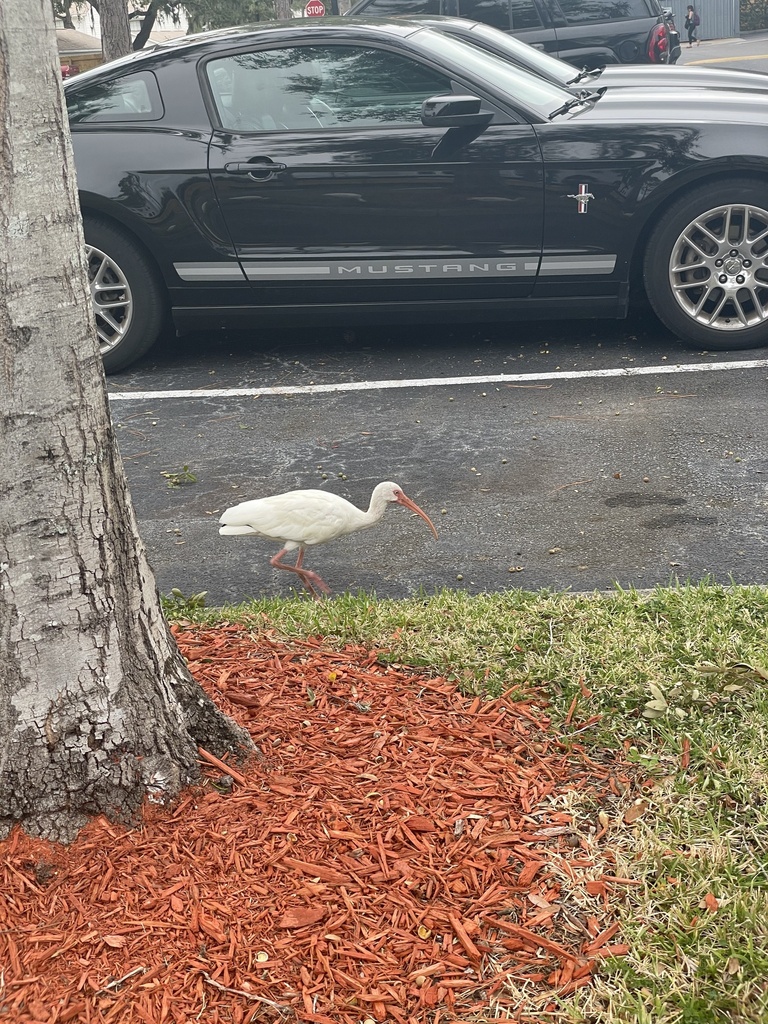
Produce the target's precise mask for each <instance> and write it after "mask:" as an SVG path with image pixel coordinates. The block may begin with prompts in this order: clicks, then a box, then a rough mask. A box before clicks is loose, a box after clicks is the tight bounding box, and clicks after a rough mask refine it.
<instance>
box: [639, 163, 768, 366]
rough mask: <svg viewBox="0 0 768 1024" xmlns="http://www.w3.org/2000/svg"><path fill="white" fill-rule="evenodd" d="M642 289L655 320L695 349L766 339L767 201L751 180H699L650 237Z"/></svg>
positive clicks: (765, 341) (767, 342) (752, 344)
mask: <svg viewBox="0 0 768 1024" xmlns="http://www.w3.org/2000/svg"><path fill="white" fill-rule="evenodd" d="M643 277H644V281H645V290H646V293H647V295H648V298H649V300H650V303H651V305H652V306H653V308H654V310H655V312H656V314H657V316H658V317H659V319H660V320H661V321H662V322H663V323H664V324H665V325H666V326H667V327H668V328H669V329H670V330H671V331H673V332H674V333H675V334H676V335H677V336H678V337H679V338H680V339H681V340H682V341H684V342H686V343H687V344H690V345H692V346H695V347H696V348H707V349H712V350H735V349H746V348H758V347H760V346H763V345H768V201H767V200H766V193H765V189H764V187H762V186H760V185H758V184H757V183H756V182H754V181H751V180H749V179H741V180H739V179H737V180H735V181H732V182H718V183H717V184H714V183H713V184H709V185H702V186H701V187H699V188H694V189H692V190H691V192H689V194H688V195H686V196H684V197H682V198H680V199H678V200H677V201H676V202H675V203H674V204H673V205H672V206H671V207H670V208H669V209H667V211H666V212H665V213H664V214H663V217H662V219H661V222H660V223H659V225H658V227H657V228H656V229H655V230H654V232H653V234H652V235H651V237H650V239H649V241H648V246H647V248H646V252H645V259H644V263H643Z"/></svg>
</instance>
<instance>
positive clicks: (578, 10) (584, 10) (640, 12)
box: [559, 0, 659, 25]
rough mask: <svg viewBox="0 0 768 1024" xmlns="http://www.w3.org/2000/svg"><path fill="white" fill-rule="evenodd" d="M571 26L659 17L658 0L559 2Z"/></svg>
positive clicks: (576, 0) (573, 0) (570, 0)
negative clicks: (593, 22) (592, 22)
mask: <svg viewBox="0 0 768 1024" xmlns="http://www.w3.org/2000/svg"><path fill="white" fill-rule="evenodd" d="M559 3H560V8H561V10H562V12H563V14H564V15H565V19H566V21H567V22H568V24H569V25H582V24H584V23H588V22H591V21H631V20H632V19H633V18H634V19H637V18H648V17H650V16H654V17H655V16H657V15H658V14H659V11H658V3H657V0H559Z"/></svg>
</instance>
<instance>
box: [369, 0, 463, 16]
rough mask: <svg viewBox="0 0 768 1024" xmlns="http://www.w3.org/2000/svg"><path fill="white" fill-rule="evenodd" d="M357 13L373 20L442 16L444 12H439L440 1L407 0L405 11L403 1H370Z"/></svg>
mask: <svg viewBox="0 0 768 1024" xmlns="http://www.w3.org/2000/svg"><path fill="white" fill-rule="evenodd" d="M357 13H358V14H365V15H366V16H368V15H370V16H372V17H375V18H389V17H391V16H397V15H399V14H444V13H445V12H444V11H441V10H440V0H409V2H408V10H407V11H404V10H403V0H371V2H370V3H368V4H366V5H365V7H362V8H361V9H360V10H359V11H358V12H357Z"/></svg>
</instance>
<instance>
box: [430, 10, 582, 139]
mask: <svg viewBox="0 0 768 1024" xmlns="http://www.w3.org/2000/svg"><path fill="white" fill-rule="evenodd" d="M410 38H411V40H412V41H413V42H415V43H416V44H417V45H418V46H419V47H420V48H421V49H422V52H426V53H430V54H433V55H434V56H435V57H436V58H437V59H438V60H440V61H443V60H445V61H448V62H450V63H452V64H454V65H455V66H457V67H460V68H463V69H464V70H466V71H467V72H468V74H470V75H472V77H473V78H475V79H476V80H477V81H479V82H483V83H487V84H488V85H489V86H490V87H491V88H492V89H495V90H498V89H501V90H503V91H504V92H505V93H506V94H507V96H509V98H510V100H512V101H516V102H518V103H521V104H523V105H524V106H526V107H528V108H529V110H532V111H535V112H536V113H537V114H539V115H540V116H541V119H542V120H543V121H546V120H548V118H549V115H550V113H551V112H552V111H553V110H555V109H556V108H558V107H561V106H562V105H563V104H564V103H567V102H568V100H570V99H572V96H573V94H572V93H570V92H568V91H567V90H566V89H561V88H560V87H559V86H557V85H554V84H552V83H551V82H547V81H545V80H544V79H543V78H538V77H537V76H536V75H533V74H531V73H530V72H528V71H524V70H523V69H522V68H518V67H515V66H513V65H512V64H510V63H509V62H508V61H506V60H504V58H502V57H496V56H494V55H493V54H492V53H488V52H487V51H485V50H480V49H478V48H477V47H475V46H471V45H469V44H468V43H465V42H464V40H460V39H454V38H453V37H451V36H447V35H444V34H443V33H441V32H435V31H433V30H431V29H422V30H421V31H420V32H418V33H417V34H414V35H413V36H411V37H410Z"/></svg>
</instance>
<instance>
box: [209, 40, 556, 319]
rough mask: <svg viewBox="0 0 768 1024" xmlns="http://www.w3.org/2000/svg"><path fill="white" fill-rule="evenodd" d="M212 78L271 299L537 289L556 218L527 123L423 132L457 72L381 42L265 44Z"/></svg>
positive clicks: (221, 182) (244, 220)
mask: <svg viewBox="0 0 768 1024" xmlns="http://www.w3.org/2000/svg"><path fill="white" fill-rule="evenodd" d="M204 77H205V78H206V79H207V81H208V83H209V85H210V88H211V92H212V96H213V100H214V105H215V109H216V117H217V119H218V122H219V124H218V127H217V128H216V129H215V130H214V133H213V136H212V139H211V143H210V149H209V171H210V175H211V179H212V181H213V185H214V188H215V191H216V195H217V198H218V202H219V205H220V208H221V210H222V213H223V216H224V220H225V223H226V225H227V228H228V230H229V232H230V235H231V238H232V241H233V245H234V248H235V250H236V253H237V255H238V258H239V259H240V261H241V264H242V267H243V269H244V271H245V273H246V275H247V277H248V279H249V281H250V282H251V285H252V287H253V289H254V290H255V292H256V300H257V301H258V302H259V303H260V304H267V305H269V304H272V305H284V304H294V303H295V304H301V305H308V304H315V303H317V304H322V305H328V304H333V303H343V304H345V305H346V304H349V303H357V304H365V303H374V304H376V303H380V302H391V301H398V302H405V303H407V302H408V301H413V302H415V303H423V302H425V301H426V302H433V301H438V302H440V301H461V300H462V299H475V300H477V299H483V300H494V299H499V300H506V299H509V298H515V297H520V296H525V295H528V294H529V293H530V291H531V288H532V283H533V280H534V278H535V274H536V272H537V268H538V259H539V255H540V250H541V238H542V227H543V205H542V204H543V199H542V190H543V177H542V165H541V156H540V152H539V146H538V142H537V140H536V137H535V133H534V132H533V130H532V128H531V126H530V125H528V124H524V123H515V121H514V118H513V117H510V116H509V115H508V114H507V115H505V114H497V116H495V117H494V120H493V121H492V123H491V124H490V125H489V126H488V127H486V128H485V129H484V130H483V129H481V128H472V129H467V128H456V127H454V128H440V129H438V128H434V127H429V128H428V127H425V126H424V125H423V124H422V122H421V105H422V101H423V100H425V99H427V98H429V97H433V96H438V95H446V94H449V93H451V92H452V91H454V92H455V91H456V87H455V83H454V82H453V81H452V79H451V76H450V75H449V74H446V73H444V72H442V71H440V70H437V69H436V68H435V67H434V66H433V65H432V64H431V63H430V62H427V61H424V60H417V59H414V58H413V56H412V55H411V54H404V53H402V52H397V51H396V50H395V49H393V48H391V47H388V46H386V45H375V44H373V43H369V42H363V43H360V44H359V45H351V44H349V43H343V44H341V43H339V44H336V43H333V42H322V43H314V44H312V45H290V46H282V47H277V48H276V47H274V46H273V47H272V48H265V49H252V50H250V51H247V52H242V53H237V54H230V55H227V56H225V57H218V58H216V59H214V60H211V61H209V62H208V64H207V66H206V67H205V69H204ZM461 91H462V93H466V91H467V90H466V87H464V88H463V89H462V90H461Z"/></svg>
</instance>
